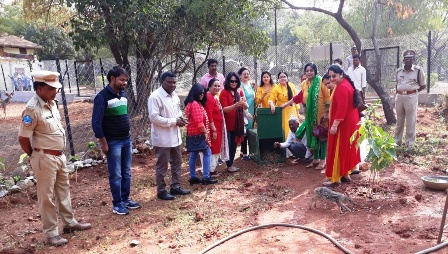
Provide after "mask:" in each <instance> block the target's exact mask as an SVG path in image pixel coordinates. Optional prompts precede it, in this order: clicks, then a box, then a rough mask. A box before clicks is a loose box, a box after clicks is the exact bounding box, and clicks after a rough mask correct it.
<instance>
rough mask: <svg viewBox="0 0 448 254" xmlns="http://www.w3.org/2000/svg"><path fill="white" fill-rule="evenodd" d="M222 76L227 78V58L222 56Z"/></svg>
mask: <svg viewBox="0 0 448 254" xmlns="http://www.w3.org/2000/svg"><path fill="white" fill-rule="evenodd" d="M222 75H224V77H225V76H226V56H222Z"/></svg>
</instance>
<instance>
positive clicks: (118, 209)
mask: <svg viewBox="0 0 448 254" xmlns="http://www.w3.org/2000/svg"><path fill="white" fill-rule="evenodd" d="M112 211H113V212H114V213H115V214H118V215H128V214H129V210H128V209H127V208H126V207H124V206H123V204H122V203H119V204H117V205H116V206H114V209H113V210H112Z"/></svg>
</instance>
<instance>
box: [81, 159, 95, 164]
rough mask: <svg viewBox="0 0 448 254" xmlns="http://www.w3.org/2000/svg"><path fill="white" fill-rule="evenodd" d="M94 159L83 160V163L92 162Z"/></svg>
mask: <svg viewBox="0 0 448 254" xmlns="http://www.w3.org/2000/svg"><path fill="white" fill-rule="evenodd" d="M92 162H93V159H86V160H84V161H83V164H92Z"/></svg>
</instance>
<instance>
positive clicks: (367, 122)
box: [350, 104, 397, 193]
mask: <svg viewBox="0 0 448 254" xmlns="http://www.w3.org/2000/svg"><path fill="white" fill-rule="evenodd" d="M377 105H381V104H377ZM377 105H369V107H368V108H367V109H366V111H365V112H366V115H365V117H364V118H363V119H361V121H360V127H359V129H358V130H357V131H355V132H354V133H353V135H352V136H351V138H350V142H351V143H353V142H354V140H355V139H356V136H357V134H358V133H359V138H358V140H357V143H356V148H357V149H359V147H360V145H361V143H362V142H363V141H364V140H367V142H368V148H369V153H368V154H367V158H366V161H368V162H370V164H371V165H370V172H371V178H370V193H371V191H372V189H373V184H374V183H375V180H376V178H378V177H379V175H378V174H379V172H381V171H382V170H383V169H384V168H386V167H388V166H389V165H390V164H391V163H393V162H394V161H395V160H396V159H397V154H396V151H395V147H397V144H396V143H395V140H394V139H393V137H392V136H390V135H389V134H388V133H387V132H385V131H384V130H383V129H382V128H381V127H379V126H378V125H377V124H376V123H375V122H374V121H373V119H374V118H375V108H376V107H378V106H377Z"/></svg>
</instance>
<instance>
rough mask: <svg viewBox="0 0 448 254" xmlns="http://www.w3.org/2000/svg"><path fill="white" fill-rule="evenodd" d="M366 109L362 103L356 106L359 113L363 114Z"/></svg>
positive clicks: (365, 105)
mask: <svg viewBox="0 0 448 254" xmlns="http://www.w3.org/2000/svg"><path fill="white" fill-rule="evenodd" d="M367 108H368V106H367V104H365V103H363V104H361V105H359V106H358V111H359V112H363V111H364V110H366V109H367Z"/></svg>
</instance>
